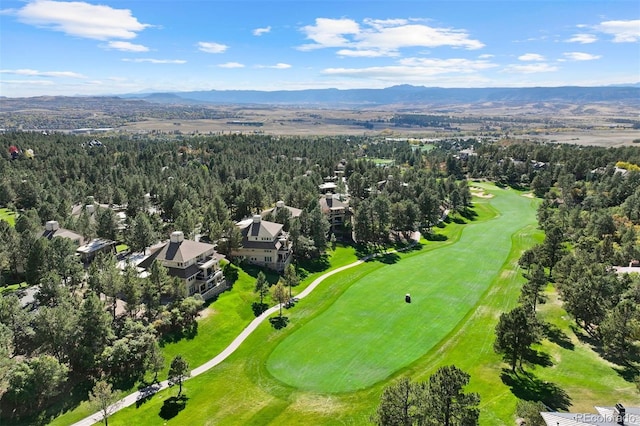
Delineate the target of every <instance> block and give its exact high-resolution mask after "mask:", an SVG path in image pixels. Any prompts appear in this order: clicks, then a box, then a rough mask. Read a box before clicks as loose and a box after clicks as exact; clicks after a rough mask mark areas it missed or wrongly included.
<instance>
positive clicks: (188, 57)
mask: <svg viewBox="0 0 640 426" xmlns="http://www.w3.org/2000/svg"><path fill="white" fill-rule="evenodd" d="M637 82H640V2H639V1H637V0H633V1H622V0H605V1H589V0H570V1H562V0H559V1H540V0H539V1H525V0H511V1H484V0H472V1H456V0H449V1H427V0H423V1H419V0H413V1H402V0H397V1H376V0H368V1H364V0H341V1H332V0H325V1H309V0H295V1H294V0H280V1H266V0H265V1H259V0H253V1H249V0H235V1H215V0H214V1H207V0H191V1H190V0H186V1H174V0H137V1H123V0H99V1H93V0H87V1H82V0H78V1H71V2H69V1H56V0H29V1H13V0H2V2H1V3H0V96H9V97H21V96H37V95H91V94H121V93H132V92H140V91H189V90H211V89H218V90H223V89H258V90H295V89H308V88H329V87H334V88H338V89H349V88H382V87H389V86H392V85H396V84H413V85H423V86H438V87H513V86H560V85H586V86H597V85H611V84H625V83H637Z"/></svg>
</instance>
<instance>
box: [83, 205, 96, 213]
mask: <svg viewBox="0 0 640 426" xmlns="http://www.w3.org/2000/svg"><path fill="white" fill-rule="evenodd" d="M84 209H85V210H86V211H87V213H89V214H94V213H95V212H96V206H94V205H93V204H87V205H86V206H84Z"/></svg>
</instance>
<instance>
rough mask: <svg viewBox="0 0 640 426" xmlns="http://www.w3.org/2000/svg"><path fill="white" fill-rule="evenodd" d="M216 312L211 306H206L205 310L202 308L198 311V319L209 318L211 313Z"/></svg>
mask: <svg viewBox="0 0 640 426" xmlns="http://www.w3.org/2000/svg"><path fill="white" fill-rule="evenodd" d="M215 313H216V311H215V310H213V309H211V308H204V309H203V310H201V311H200V312H199V313H198V318H197V319H204V318H207V317H209V316H211V315H213V314H215Z"/></svg>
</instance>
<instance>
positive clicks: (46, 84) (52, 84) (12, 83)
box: [2, 80, 55, 87]
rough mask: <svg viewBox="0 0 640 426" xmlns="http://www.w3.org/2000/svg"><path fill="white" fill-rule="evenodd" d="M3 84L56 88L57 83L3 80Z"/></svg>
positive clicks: (49, 81)
mask: <svg viewBox="0 0 640 426" xmlns="http://www.w3.org/2000/svg"><path fill="white" fill-rule="evenodd" d="M2 84H7V85H9V84H11V85H16V86H22V85H24V86H29V87H31V86H54V85H55V83H54V82H53V81H51V80H2Z"/></svg>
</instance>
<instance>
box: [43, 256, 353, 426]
mask: <svg viewBox="0 0 640 426" xmlns="http://www.w3.org/2000/svg"><path fill="white" fill-rule="evenodd" d="M356 259H357V258H356V254H355V251H354V250H353V249H352V248H350V247H348V248H345V247H337V248H336V250H335V251H332V252H331V253H330V265H331V266H330V268H329V269H328V270H331V269H334V268H337V267H340V266H343V265H346V264H348V263H351V262H354V261H355V260H356ZM239 272H240V273H239V277H238V281H236V283H235V284H234V286H233V289H232V290H231V291H227V292H225V293H222V294H221V295H220V296H219V298H218V300H216V301H215V302H213V303H212V304H211V305H210V306H209V311H208V314H207V315H206V316H205V317H204V318H201V319H200V320H199V321H198V334H197V336H196V337H195V338H192V339H183V340H179V341H177V342H171V343H166V344H165V345H163V348H162V349H163V354H164V357H165V369H164V371H163V372H161V373H160V374H159V378H161V379H164V378H166V373H167V371H168V370H169V365H170V363H171V360H172V359H173V357H174V356H175V355H177V354H181V355H182V356H183V357H184V358H185V359H186V360H187V362H188V363H189V365H190V366H191V368H194V367H197V366H199V365H201V364H204V363H205V362H206V361H208V360H209V359H211V358H213V357H214V356H216V355H217V354H218V353H220V352H221V351H222V349H224V348H225V347H227V346H228V345H229V343H231V341H233V339H234V338H235V337H236V336H237V335H238V334H240V332H241V331H242V329H243V328H244V327H246V326H247V325H248V324H249V323H250V322H251V321H252V320H253V318H254V316H253V311H252V310H251V304H252V303H253V302H255V301H256V300H257V296H256V294H255V293H254V292H253V289H254V285H255V277H254V276H251V275H249V274H248V273H246V272H245V271H242V270H240V271H239ZM250 272H251V273H252V274H253V275H256V274H257V270H253V269H251V270H250ZM320 274H321V273H320V272H317V273H314V274H311V275H309V277H307V278H306V279H305V280H304V281H303V282H302V283H301V284H300V285H299V286H298V287H295V288H294V293H297V292H300V291H301V290H303V289H304V288H305V287H306V286H307V285H309V284H310V283H311V282H312V281H313V280H314V279H315V278H316V277H318V276H319V275H320ZM149 377H150V376H149ZM134 390H135V389H130V392H133V391H134ZM94 411H95V410H93V409H92V408H91V407H89V405H88V404H87V403H86V402H81V403H79V405H78V406H77V407H75V408H74V409H73V410H70V411H68V412H66V413H64V414H62V415H61V416H59V417H57V418H56V419H55V420H54V421H53V422H52V423H51V424H52V425H61V426H62V425H67V424H71V423H74V422H76V421H78V420H80V419H82V418H84V417H86V416H88V415H90V414H92V413H93V412H94Z"/></svg>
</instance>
